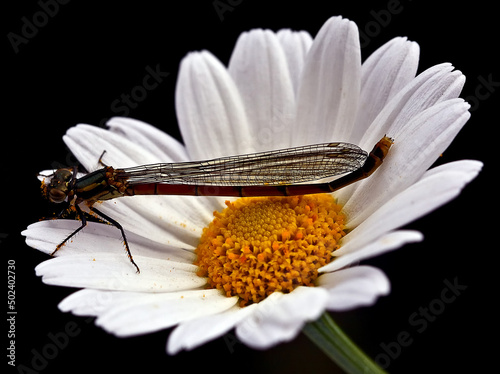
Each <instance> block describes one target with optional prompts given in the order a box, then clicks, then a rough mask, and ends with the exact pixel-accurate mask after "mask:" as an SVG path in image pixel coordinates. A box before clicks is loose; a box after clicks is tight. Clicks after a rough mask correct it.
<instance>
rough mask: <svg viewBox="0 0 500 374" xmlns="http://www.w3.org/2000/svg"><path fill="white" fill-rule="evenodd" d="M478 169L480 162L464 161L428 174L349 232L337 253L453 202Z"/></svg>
mask: <svg viewBox="0 0 500 374" xmlns="http://www.w3.org/2000/svg"><path fill="white" fill-rule="evenodd" d="M481 167H482V163H481V162H478V161H470V160H465V161H457V162H453V163H449V164H445V165H442V166H440V167H439V168H435V169H431V170H429V171H428V172H427V173H425V174H424V176H423V177H422V178H421V179H420V180H419V181H418V182H417V183H415V184H414V185H412V186H411V187H409V188H407V189H406V190H404V191H403V192H401V193H400V194H398V195H396V196H394V197H393V198H392V199H390V200H389V201H387V202H386V203H385V204H384V205H383V206H382V207H380V208H379V209H378V210H377V211H375V212H374V213H373V214H372V215H371V216H370V217H368V218H367V219H366V220H365V221H364V222H362V223H361V224H360V225H359V226H357V227H356V228H355V229H354V230H352V231H351V232H349V233H348V234H347V235H346V236H345V237H344V238H343V239H342V247H341V248H340V249H339V251H341V252H340V253H342V252H343V251H345V252H348V251H351V250H353V249H355V248H361V247H363V246H365V245H368V244H369V243H370V242H371V241H373V240H374V239H376V238H377V237H379V236H380V235H381V234H383V233H386V232H388V231H391V230H394V229H395V228H397V227H401V226H404V225H406V224H407V223H409V222H411V221H414V220H416V219H418V218H420V217H422V216H423V215H425V214H427V213H429V212H431V211H433V210H435V209H437V208H438V207H440V206H441V205H443V204H445V203H447V202H448V201H450V200H452V199H454V198H455V197H456V196H458V195H459V194H460V191H461V190H462V189H463V188H464V186H465V185H466V184H467V183H469V182H470V181H471V180H472V179H474V178H475V177H476V176H477V174H478V173H479V170H480V169H481ZM351 247H352V249H351Z"/></svg>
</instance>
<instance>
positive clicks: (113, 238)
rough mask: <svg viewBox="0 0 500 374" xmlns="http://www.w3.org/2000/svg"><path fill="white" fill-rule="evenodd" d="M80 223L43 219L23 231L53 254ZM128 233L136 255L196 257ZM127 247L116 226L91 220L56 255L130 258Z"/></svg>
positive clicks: (31, 243)
mask: <svg viewBox="0 0 500 374" xmlns="http://www.w3.org/2000/svg"><path fill="white" fill-rule="evenodd" d="M80 226H81V222H79V221H73V220H62V219H61V220H54V221H41V222H36V223H33V224H31V225H29V226H28V228H27V229H26V230H24V231H23V232H22V233H21V234H22V235H24V236H26V244H28V245H29V246H30V247H33V248H36V249H38V250H40V251H42V252H44V253H47V254H51V253H52V252H53V251H54V250H55V249H56V246H57V245H58V244H59V243H61V242H62V241H63V240H64V239H65V238H66V237H68V235H70V234H71V233H72V232H73V231H75V230H76V229H77V228H79V227H80ZM126 235H127V241H128V243H129V247H130V250H131V252H132V255H133V256H134V255H141V256H147V257H151V258H159V259H168V260H171V261H178V262H185V263H192V262H193V261H194V259H195V255H194V253H193V252H192V250H191V249H183V248H179V247H175V246H171V245H167V244H166V243H165V244H163V243H161V242H157V241H154V240H151V239H149V238H146V237H143V236H140V235H136V234H134V233H132V232H127V231H126ZM124 250H125V247H124V245H123V239H122V238H121V234H120V231H119V230H118V229H117V228H116V227H113V226H110V225H106V224H102V223H96V222H88V223H87V227H85V228H84V229H83V230H81V231H80V232H79V233H78V234H77V235H76V236H75V237H74V238H73V239H72V240H70V241H68V242H67V243H66V244H65V245H64V246H63V247H62V248H61V249H60V250H59V251H58V252H57V253H56V256H66V255H72V254H81V253H86V254H89V258H92V256H94V255H97V254H102V253H111V254H121V255H122V256H123V260H124V261H125V262H128V259H127V257H126V254H125V252H124Z"/></svg>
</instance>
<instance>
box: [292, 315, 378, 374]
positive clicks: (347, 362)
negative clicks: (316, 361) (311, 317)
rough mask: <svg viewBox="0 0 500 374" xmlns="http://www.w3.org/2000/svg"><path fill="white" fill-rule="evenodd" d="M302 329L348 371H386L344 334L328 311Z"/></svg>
mask: <svg viewBox="0 0 500 374" xmlns="http://www.w3.org/2000/svg"><path fill="white" fill-rule="evenodd" d="M302 331H303V332H304V334H306V336H307V337H308V338H309V339H311V340H312V341H313V342H314V343H315V344H316V345H317V346H318V347H319V348H320V349H321V350H322V351H323V352H324V353H325V354H326V355H327V356H328V357H329V358H330V359H331V360H332V361H334V362H335V363H336V364H337V365H338V366H339V367H341V368H342V369H343V370H344V371H345V372H346V373H350V374H355V373H363V374H367V373H377V374H382V373H386V371H384V370H383V369H381V368H380V366H378V365H377V364H376V363H375V362H373V361H372V359H371V358H369V357H368V356H367V355H366V354H365V353H364V352H363V351H362V350H361V349H359V348H358V346H357V345H356V344H354V343H353V341H352V340H351V339H349V337H348V336H347V335H346V334H344V332H343V331H342V330H341V329H340V327H339V326H338V325H337V324H336V323H335V322H334V321H333V319H332V318H331V317H330V315H329V314H328V313H326V312H325V313H323V315H322V316H321V317H320V318H319V319H318V320H317V321H315V322H311V323H308V324H306V325H305V326H304V329H303V330H302Z"/></svg>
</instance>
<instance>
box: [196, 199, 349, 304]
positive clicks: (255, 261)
mask: <svg viewBox="0 0 500 374" xmlns="http://www.w3.org/2000/svg"><path fill="white" fill-rule="evenodd" d="M226 206H227V207H226V208H225V209H224V210H223V211H222V212H214V220H213V221H212V222H211V223H210V224H209V225H208V227H206V228H204V229H203V234H202V236H201V239H200V244H199V245H198V247H197V248H196V254H197V260H196V262H195V265H197V266H198V267H199V270H198V273H197V274H198V275H199V276H202V277H206V278H207V279H208V285H209V287H210V288H217V289H219V290H221V291H222V292H224V294H225V295H226V296H238V297H239V298H240V306H246V305H249V304H252V303H257V302H260V301H262V300H263V299H265V298H266V297H267V296H269V295H270V294H272V293H273V292H283V293H289V292H291V291H293V290H294V289H295V288H297V287H299V286H311V287H313V286H314V284H315V280H316V278H317V277H318V269H319V268H320V267H322V266H324V265H326V264H327V263H328V262H330V260H331V259H332V252H333V251H335V250H336V249H338V248H339V241H340V239H341V238H342V237H343V236H344V235H345V232H344V220H345V217H344V215H343V214H342V213H341V206H340V205H338V204H336V203H335V200H334V199H333V197H332V196H331V195H329V194H318V195H305V196H293V197H272V198H271V197H266V198H242V199H239V200H236V201H235V202H229V201H226Z"/></svg>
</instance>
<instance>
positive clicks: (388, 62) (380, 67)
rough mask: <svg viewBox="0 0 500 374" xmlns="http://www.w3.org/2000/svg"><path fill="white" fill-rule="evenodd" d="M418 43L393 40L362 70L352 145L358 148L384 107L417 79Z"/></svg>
mask: <svg viewBox="0 0 500 374" xmlns="http://www.w3.org/2000/svg"><path fill="white" fill-rule="evenodd" d="M418 57H419V47H418V44H417V43H414V42H409V41H407V40H406V38H399V37H398V38H394V39H392V40H391V41H389V42H388V43H386V44H385V45H383V46H382V47H380V48H379V49H377V50H376V51H375V52H374V53H373V54H372V55H371V56H370V57H368V59H367V60H366V61H365V62H364V63H363V65H362V66H361V97H360V104H359V107H360V108H361V109H360V110H359V111H358V116H357V118H356V126H355V128H354V130H353V134H352V137H351V141H352V142H353V143H355V144H358V143H359V140H360V139H361V137H362V136H363V134H364V133H365V132H366V129H367V128H368V126H370V124H371V123H372V122H373V120H374V119H375V117H377V115H378V114H379V113H380V112H381V111H382V109H383V108H384V106H385V105H386V104H387V103H388V101H389V100H390V99H392V98H393V97H394V96H395V95H396V94H397V93H398V92H399V91H400V90H401V89H402V88H403V87H404V86H405V85H406V84H407V83H409V82H410V81H411V80H412V79H413V78H415V73H416V72H417V66H418Z"/></svg>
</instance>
